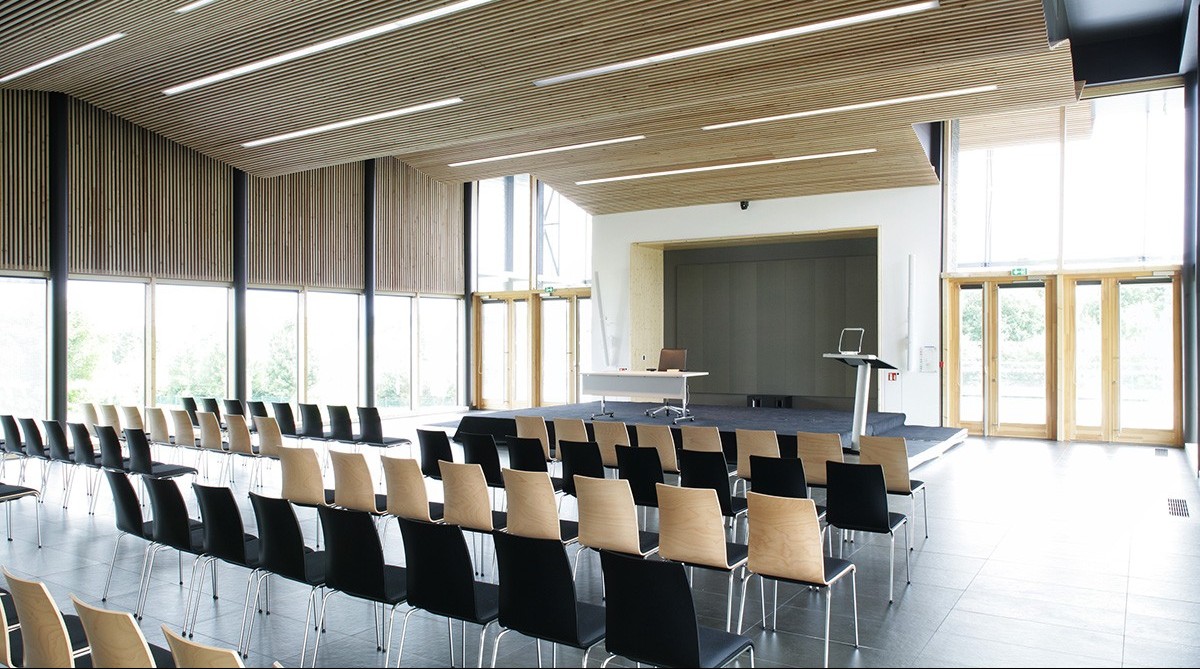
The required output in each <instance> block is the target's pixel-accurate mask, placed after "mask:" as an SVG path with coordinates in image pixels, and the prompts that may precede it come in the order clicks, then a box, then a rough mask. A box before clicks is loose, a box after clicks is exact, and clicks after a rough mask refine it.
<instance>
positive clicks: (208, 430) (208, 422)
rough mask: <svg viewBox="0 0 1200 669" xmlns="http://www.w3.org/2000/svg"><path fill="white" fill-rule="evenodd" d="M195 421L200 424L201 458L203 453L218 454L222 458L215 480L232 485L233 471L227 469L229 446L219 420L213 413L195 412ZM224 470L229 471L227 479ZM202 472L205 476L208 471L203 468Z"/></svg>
mask: <svg viewBox="0 0 1200 669" xmlns="http://www.w3.org/2000/svg"><path fill="white" fill-rule="evenodd" d="M213 401H214V402H215V401H216V400H213ZM196 420H197V421H198V422H199V423H200V453H201V457H203V454H204V453H220V454H221V456H222V458H221V467H220V470H219V472H218V473H217V480H218V481H226V480H228V481H229V483H233V469H232V468H231V467H229V462H230V460H229V444H226V443H225V438H224V435H223V434H221V418H220V417H219V416H218V415H217V413H216V412H214V411H197V412H196ZM226 468H229V469H230V471H229V477H228V478H226V476H225V469H226ZM204 472H205V474H207V473H208V469H207V468H205V470H204Z"/></svg>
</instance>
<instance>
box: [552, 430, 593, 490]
mask: <svg viewBox="0 0 1200 669" xmlns="http://www.w3.org/2000/svg"><path fill="white" fill-rule="evenodd" d="M558 450H559V454H560V455H561V456H562V474H563V475H562V482H563V492H565V493H567V494H568V495H570V496H572V497H575V476H576V475H577V474H578V475H579V476H590V477H592V478H597V479H602V478H604V460H603V458H601V457H600V446H599V445H597V444H596V442H594V441H560V442H559V443H558Z"/></svg>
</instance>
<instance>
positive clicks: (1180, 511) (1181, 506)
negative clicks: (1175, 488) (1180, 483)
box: [1167, 497, 1192, 518]
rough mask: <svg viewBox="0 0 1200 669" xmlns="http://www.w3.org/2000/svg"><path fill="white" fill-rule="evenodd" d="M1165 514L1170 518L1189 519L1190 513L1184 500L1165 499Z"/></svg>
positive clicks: (1175, 498)
mask: <svg viewBox="0 0 1200 669" xmlns="http://www.w3.org/2000/svg"><path fill="white" fill-rule="evenodd" d="M1167 513H1169V514H1171V515H1172V516H1180V517H1182V518H1190V517H1191V515H1192V514H1191V513H1189V512H1188V503H1187V500H1186V499H1179V498H1177V497H1168V498H1167Z"/></svg>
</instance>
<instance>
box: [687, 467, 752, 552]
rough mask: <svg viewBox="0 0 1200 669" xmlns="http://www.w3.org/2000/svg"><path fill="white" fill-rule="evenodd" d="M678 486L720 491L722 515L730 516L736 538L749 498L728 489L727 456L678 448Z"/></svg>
mask: <svg viewBox="0 0 1200 669" xmlns="http://www.w3.org/2000/svg"><path fill="white" fill-rule="evenodd" d="M679 485H681V486H683V487H684V488H711V489H713V490H715V491H717V501H718V502H720V504H721V515H722V516H725V517H726V518H728V519H729V524H730V526H731V527H732V528H733V530H734V531H733V539H734V540H735V541H736V540H737V519H738V518H739V517H745V515H746V498H745V497H734V496H733V495H732V494H731V493H730V492H729V468H728V466H727V464H726V462H725V456H724V455H723V454H721V453H717V452H716V451H679Z"/></svg>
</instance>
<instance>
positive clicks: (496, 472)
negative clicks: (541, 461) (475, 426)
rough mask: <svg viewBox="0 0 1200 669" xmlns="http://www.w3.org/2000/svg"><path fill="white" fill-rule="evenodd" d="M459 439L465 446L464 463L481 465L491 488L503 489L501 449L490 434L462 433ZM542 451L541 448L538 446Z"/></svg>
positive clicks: (484, 476)
mask: <svg viewBox="0 0 1200 669" xmlns="http://www.w3.org/2000/svg"><path fill="white" fill-rule="evenodd" d="M458 439H459V441H460V442H462V446H463V462H466V463H467V464H470V465H479V466H480V468H482V469H483V478H484V480H485V481H487V484H488V487H489V488H503V487H504V474H503V473H501V471H500V449H499V448H498V447H497V446H496V439H495V437H493V436H492V435H490V434H473V433H470V432H460V433H459V435H458ZM538 450H541V446H540V445H539V446H538Z"/></svg>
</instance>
